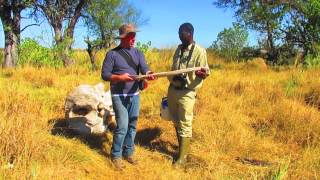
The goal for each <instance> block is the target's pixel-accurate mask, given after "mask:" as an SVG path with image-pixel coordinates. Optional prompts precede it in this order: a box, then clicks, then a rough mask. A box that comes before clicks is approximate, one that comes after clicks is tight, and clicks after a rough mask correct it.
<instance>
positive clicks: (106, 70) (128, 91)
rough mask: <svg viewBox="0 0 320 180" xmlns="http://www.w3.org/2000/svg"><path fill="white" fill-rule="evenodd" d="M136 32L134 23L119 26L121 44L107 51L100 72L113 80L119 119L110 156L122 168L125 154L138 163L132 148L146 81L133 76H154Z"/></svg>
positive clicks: (112, 92) (108, 79)
mask: <svg viewBox="0 0 320 180" xmlns="http://www.w3.org/2000/svg"><path fill="white" fill-rule="evenodd" d="M136 32H137V30H136V28H135V26H134V25H133V24H124V25H122V26H121V27H120V28H119V37H118V38H119V39H120V45H119V46H118V47H116V48H114V49H112V50H110V51H109V52H108V53H107V55H106V58H105V60H104V62H103V65H102V73H101V76H102V79H104V80H106V81H110V89H111V96H112V104H113V109H114V112H115V117H116V122H117V127H116V129H115V130H114V132H113V133H114V134H113V143H112V148H111V159H112V162H113V164H114V165H115V167H116V168H117V169H119V170H121V169H123V168H124V164H123V162H122V157H123V158H124V159H125V160H126V161H128V162H129V163H131V164H134V165H135V164H137V160H136V159H135V158H133V152H134V139H135V135H136V125H137V120H138V116H139V109H140V96H139V89H140V90H141V89H142V88H143V87H142V86H143V85H142V86H141V83H140V81H138V80H135V78H134V76H135V75H138V74H139V73H142V74H147V75H148V74H149V75H150V76H149V77H148V80H153V79H155V78H154V77H153V76H152V75H151V74H152V72H151V71H150V70H149V68H148V66H147V64H146V60H145V58H144V55H143V53H141V52H140V51H139V50H138V49H136V48H134V43H135V37H136ZM139 87H140V88H139Z"/></svg>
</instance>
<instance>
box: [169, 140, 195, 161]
mask: <svg viewBox="0 0 320 180" xmlns="http://www.w3.org/2000/svg"><path fill="white" fill-rule="evenodd" d="M179 139H180V140H179V154H178V159H177V160H176V161H174V162H173V167H179V166H181V165H183V164H184V163H185V162H186V159H187V155H188V152H189V146H190V140H191V138H188V137H179Z"/></svg>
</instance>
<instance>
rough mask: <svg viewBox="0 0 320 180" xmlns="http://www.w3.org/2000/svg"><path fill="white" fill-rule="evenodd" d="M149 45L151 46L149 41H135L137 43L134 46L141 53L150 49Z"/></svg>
mask: <svg viewBox="0 0 320 180" xmlns="http://www.w3.org/2000/svg"><path fill="white" fill-rule="evenodd" d="M150 47H151V41H148V42H147V43H141V42H137V45H136V48H137V49H139V50H140V51H141V52H143V53H146V52H148V51H149V50H150Z"/></svg>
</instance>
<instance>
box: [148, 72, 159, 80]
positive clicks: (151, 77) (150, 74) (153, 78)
mask: <svg viewBox="0 0 320 180" xmlns="http://www.w3.org/2000/svg"><path fill="white" fill-rule="evenodd" d="M152 74H154V72H152V71H148V72H147V74H146V75H147V80H149V81H152V80H155V79H157V78H156V77H155V76H153V75H152Z"/></svg>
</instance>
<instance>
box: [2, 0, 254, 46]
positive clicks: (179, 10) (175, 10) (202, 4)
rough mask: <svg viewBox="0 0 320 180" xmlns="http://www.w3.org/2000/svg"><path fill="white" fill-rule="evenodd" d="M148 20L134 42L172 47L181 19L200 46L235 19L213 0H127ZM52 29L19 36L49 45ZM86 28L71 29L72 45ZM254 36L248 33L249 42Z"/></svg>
mask: <svg viewBox="0 0 320 180" xmlns="http://www.w3.org/2000/svg"><path fill="white" fill-rule="evenodd" d="M129 1H130V2H131V3H132V4H133V5H134V6H135V7H137V8H138V9H140V10H141V11H142V14H143V16H144V17H146V18H148V19H149V22H148V24H146V25H144V26H142V27H140V28H139V30H140V31H141V32H139V33H138V34H137V41H140V42H142V43H145V42H148V41H151V42H152V47H157V48H163V47H173V46H175V45H177V44H179V42H180V41H179V37H178V28H179V26H180V24H182V23H184V22H190V23H192V24H193V26H194V29H195V32H194V39H195V41H196V42H197V43H199V44H201V45H202V46H204V47H209V46H210V45H211V44H212V42H213V41H214V40H215V39H216V37H217V35H218V33H219V32H220V31H222V30H223V29H224V28H229V27H231V26H232V22H234V21H235V18H234V17H233V12H232V11H231V10H227V11H226V10H224V9H218V8H216V7H215V6H214V5H213V4H212V2H213V0H161V1H159V0H129ZM30 23H34V22H33V20H30V19H23V21H22V26H21V27H24V26H26V25H27V24H30ZM52 35H53V31H52V29H51V27H50V26H49V25H48V24H47V22H46V21H45V22H43V23H42V24H41V26H40V27H39V26H32V27H30V28H28V29H26V30H25V31H24V32H22V34H21V36H22V38H26V37H31V38H36V39H37V40H38V41H39V42H40V43H41V44H43V45H45V46H50V44H51V42H52ZM84 37H86V28H85V27H84V26H83V25H82V23H81V22H80V23H78V24H77V26H76V30H75V42H74V47H75V48H85V47H86V45H85V43H84V41H83V39H84ZM254 40H255V39H254V38H253V37H252V36H250V44H252V42H253V41H254ZM0 47H4V37H3V29H2V24H1V27H0Z"/></svg>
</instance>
